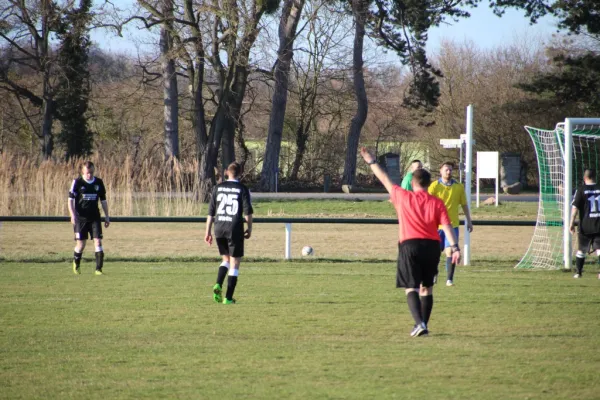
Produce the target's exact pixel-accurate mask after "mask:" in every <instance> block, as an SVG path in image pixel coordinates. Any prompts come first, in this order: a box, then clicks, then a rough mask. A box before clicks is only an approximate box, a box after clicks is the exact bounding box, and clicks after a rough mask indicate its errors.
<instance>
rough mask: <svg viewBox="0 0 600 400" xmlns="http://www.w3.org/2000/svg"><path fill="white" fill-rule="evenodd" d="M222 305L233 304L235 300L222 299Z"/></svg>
mask: <svg viewBox="0 0 600 400" xmlns="http://www.w3.org/2000/svg"><path fill="white" fill-rule="evenodd" d="M223 304H235V299H231V300H229V299H228V298H224V299H223Z"/></svg>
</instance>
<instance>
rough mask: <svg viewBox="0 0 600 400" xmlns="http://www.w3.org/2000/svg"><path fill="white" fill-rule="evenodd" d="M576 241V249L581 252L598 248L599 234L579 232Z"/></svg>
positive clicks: (586, 252)
mask: <svg viewBox="0 0 600 400" xmlns="http://www.w3.org/2000/svg"><path fill="white" fill-rule="evenodd" d="M577 241H578V242H579V248H578V250H579V251H581V252H582V253H583V254H588V253H591V252H593V251H595V250H600V235H584V234H582V233H581V232H579V235H577Z"/></svg>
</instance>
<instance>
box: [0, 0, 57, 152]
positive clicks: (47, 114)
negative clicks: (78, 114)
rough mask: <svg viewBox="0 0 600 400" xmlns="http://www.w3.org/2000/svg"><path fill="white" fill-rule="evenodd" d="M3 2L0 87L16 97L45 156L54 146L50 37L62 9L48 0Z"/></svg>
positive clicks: (6, 0)
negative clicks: (30, 110) (28, 105)
mask: <svg viewBox="0 0 600 400" xmlns="http://www.w3.org/2000/svg"><path fill="white" fill-rule="evenodd" d="M3 3H4V7H2V9H0V21H3V23H2V24H1V26H0V47H5V48H8V50H7V51H6V52H5V54H4V55H5V57H2V59H1V61H0V91H4V92H5V93H6V92H8V93H11V94H12V95H14V96H15V97H16V98H17V99H18V102H19V104H20V106H21V107H20V108H21V110H22V111H23V113H24V115H25V117H26V119H27V121H28V123H29V125H30V128H31V130H32V131H33V132H35V134H36V135H37V137H38V138H39V143H40V149H41V154H42V157H43V158H44V159H47V158H50V157H51V156H52V151H53V149H54V139H53V135H52V124H53V122H54V111H55V101H54V96H55V75H54V73H55V70H56V66H55V54H54V52H53V51H52V48H51V44H50V39H51V36H52V35H53V33H54V31H55V30H56V28H57V22H58V19H59V18H60V15H61V12H62V11H61V9H60V7H59V6H58V5H57V4H56V3H54V2H52V1H50V0H41V1H40V2H33V1H18V0H4V1H3ZM67 6H68V4H67ZM32 78H33V79H32ZM22 100H25V101H28V102H30V103H31V104H32V105H34V106H35V107H36V108H37V109H38V110H39V111H40V121H39V122H38V121H36V119H35V117H34V116H32V115H31V114H28V113H27V109H26V107H24V106H23V104H22Z"/></svg>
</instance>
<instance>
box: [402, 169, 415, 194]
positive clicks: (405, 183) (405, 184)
mask: <svg viewBox="0 0 600 400" xmlns="http://www.w3.org/2000/svg"><path fill="white" fill-rule="evenodd" d="M412 176H413V173H412V172H409V173H407V174H406V175H405V176H404V179H402V183H401V184H400V187H401V188H402V189H404V190H408V191H409V192H412V190H413V189H412V183H411V182H412Z"/></svg>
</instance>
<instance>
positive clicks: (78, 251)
mask: <svg viewBox="0 0 600 400" xmlns="http://www.w3.org/2000/svg"><path fill="white" fill-rule="evenodd" d="M85 244H86V240H76V241H75V249H74V250H73V273H75V274H77V275H79V274H81V269H79V267H81V258H82V257H83V249H85Z"/></svg>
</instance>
